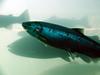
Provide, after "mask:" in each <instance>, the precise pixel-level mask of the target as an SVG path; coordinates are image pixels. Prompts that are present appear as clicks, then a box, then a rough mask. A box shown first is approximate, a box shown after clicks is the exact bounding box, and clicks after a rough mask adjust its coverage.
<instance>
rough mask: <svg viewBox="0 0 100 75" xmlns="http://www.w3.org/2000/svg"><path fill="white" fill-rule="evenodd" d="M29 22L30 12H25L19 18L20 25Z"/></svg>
mask: <svg viewBox="0 0 100 75" xmlns="http://www.w3.org/2000/svg"><path fill="white" fill-rule="evenodd" d="M28 20H29V14H28V10H25V11H24V12H23V13H22V14H21V15H20V16H19V17H18V18H17V21H18V23H22V22H25V21H28Z"/></svg>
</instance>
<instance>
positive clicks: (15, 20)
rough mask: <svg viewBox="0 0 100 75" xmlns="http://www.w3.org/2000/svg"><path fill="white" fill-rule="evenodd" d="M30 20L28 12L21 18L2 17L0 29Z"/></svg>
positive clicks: (0, 16)
mask: <svg viewBox="0 0 100 75" xmlns="http://www.w3.org/2000/svg"><path fill="white" fill-rule="evenodd" d="M27 20H29V16H28V11H27V10H25V11H24V12H23V13H22V14H21V15H20V16H13V15H0V27H5V28H7V27H9V25H12V24H15V23H22V22H25V21H27Z"/></svg>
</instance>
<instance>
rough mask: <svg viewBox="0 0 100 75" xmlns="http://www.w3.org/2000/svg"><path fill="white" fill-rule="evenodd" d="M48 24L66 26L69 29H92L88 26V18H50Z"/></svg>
mask: <svg viewBox="0 0 100 75" xmlns="http://www.w3.org/2000/svg"><path fill="white" fill-rule="evenodd" d="M46 21H47V22H51V23H55V24H60V25H66V26H67V27H87V28H89V27H91V26H89V24H88V17H82V18H79V19H76V18H71V19H70V18H59V17H55V16H54V17H50V18H48V19H47V20H46Z"/></svg>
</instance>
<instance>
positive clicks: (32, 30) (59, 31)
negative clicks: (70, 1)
mask: <svg viewBox="0 0 100 75" xmlns="http://www.w3.org/2000/svg"><path fill="white" fill-rule="evenodd" d="M22 25H23V27H24V28H25V29H26V31H27V32H28V33H29V34H31V35H32V36H34V37H36V38H37V39H39V40H40V41H42V42H44V43H46V44H48V45H50V46H53V47H56V48H60V49H64V50H66V52H67V53H68V54H69V55H71V56H72V57H73V55H72V54H74V53H79V54H83V55H86V56H89V57H91V58H99V57H100V44H99V43H97V42H95V41H94V40H92V39H90V38H89V37H87V36H85V35H84V34H82V33H81V32H79V31H78V30H75V29H71V28H67V27H63V26H60V25H56V24H52V23H47V22H40V21H35V22H24V23H23V24H22Z"/></svg>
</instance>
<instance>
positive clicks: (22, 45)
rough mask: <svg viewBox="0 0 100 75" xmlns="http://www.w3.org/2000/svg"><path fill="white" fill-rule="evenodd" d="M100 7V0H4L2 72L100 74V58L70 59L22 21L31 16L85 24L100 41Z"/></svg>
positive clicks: (6, 74)
mask: <svg viewBox="0 0 100 75" xmlns="http://www.w3.org/2000/svg"><path fill="white" fill-rule="evenodd" d="M99 7H100V1H99V0H95V1H94V0H75V1H73V0H0V75H100V61H99V60H98V62H97V63H93V61H91V62H90V63H86V62H84V61H83V60H82V59H81V58H76V59H75V60H74V61H72V62H68V61H66V60H67V58H66V53H65V51H63V50H60V49H56V48H52V47H50V46H47V45H44V44H43V43H41V42H40V41H38V40H37V39H35V38H33V37H31V36H30V35H29V34H27V33H26V32H25V31H23V28H22V27H21V24H20V23H21V22H23V21H27V20H29V18H30V20H32V21H34V20H42V21H47V22H51V23H56V24H60V25H64V26H66V27H72V28H74V27H78V28H80V27H83V28H85V34H86V35H88V36H94V37H93V38H94V39H96V41H98V42H100V40H99V39H98V38H99V37H100V29H99V28H100V21H99V20H100V14H99V13H100V9H99ZM25 10H26V12H25V13H24V15H23V16H22V15H21V14H22V13H23V12H24V11H25ZM10 14H11V15H12V16H11V15H10ZM20 16H22V17H20ZM16 23H17V24H16ZM18 23H19V24H18ZM22 31H23V32H22Z"/></svg>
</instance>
